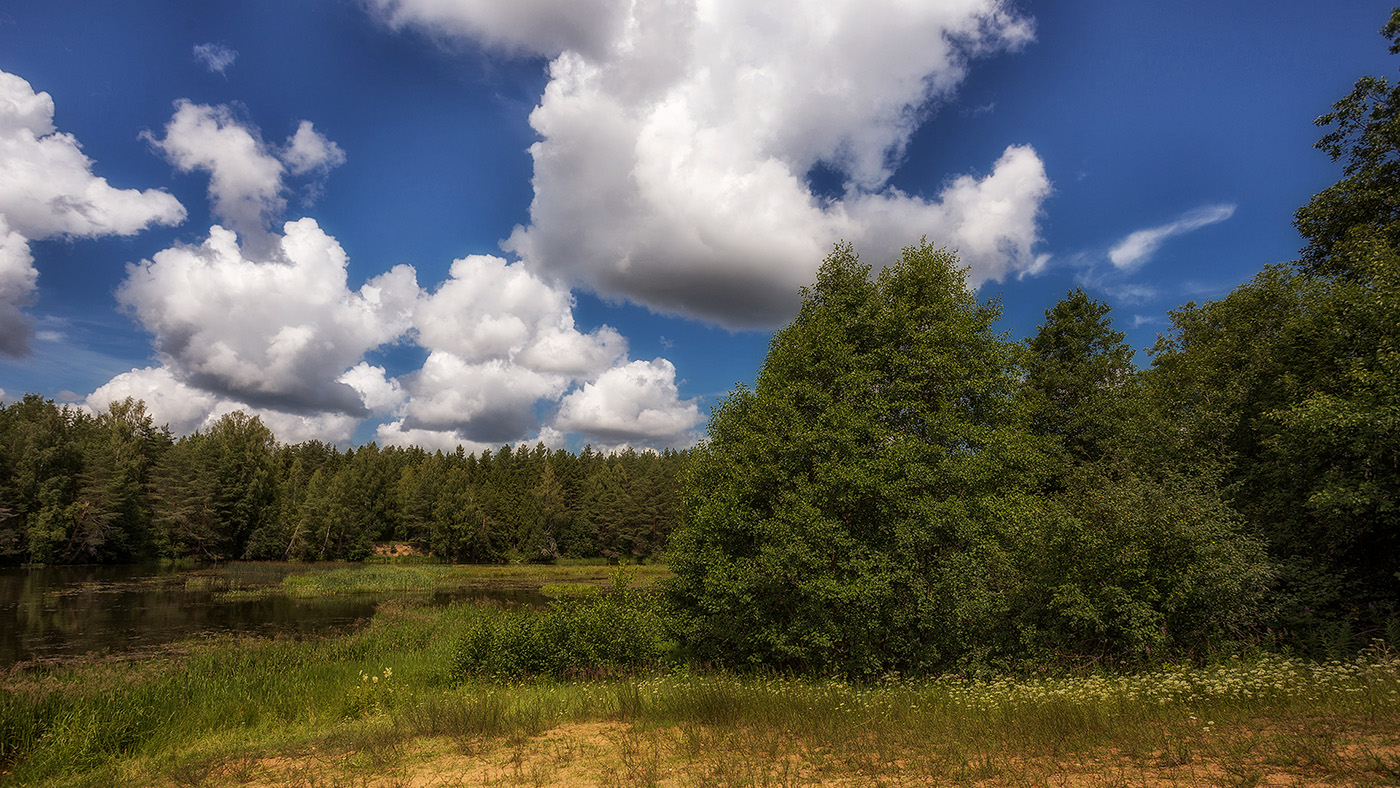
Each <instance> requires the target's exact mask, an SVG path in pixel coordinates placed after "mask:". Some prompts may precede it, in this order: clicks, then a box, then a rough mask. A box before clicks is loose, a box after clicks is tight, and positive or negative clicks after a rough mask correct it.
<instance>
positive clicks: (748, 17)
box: [379, 0, 1049, 326]
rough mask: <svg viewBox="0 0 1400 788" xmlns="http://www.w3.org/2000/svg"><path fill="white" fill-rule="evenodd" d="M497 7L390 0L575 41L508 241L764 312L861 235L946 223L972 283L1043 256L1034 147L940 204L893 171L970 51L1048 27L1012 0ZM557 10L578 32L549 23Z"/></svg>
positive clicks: (1012, 154)
mask: <svg viewBox="0 0 1400 788" xmlns="http://www.w3.org/2000/svg"><path fill="white" fill-rule="evenodd" d="M499 5H500V4H491V3H478V2H470V1H463V2H447V1H446V0H397V1H394V0H381V1H380V2H379V6H380V8H381V9H382V10H384V11H386V13H388V15H389V16H390V18H391V19H392V20H393V22H394V23H395V24H399V25H402V24H407V23H410V22H412V23H415V24H418V25H421V26H425V27H428V28H430V29H434V30H437V31H440V32H443V33H446V34H454V35H466V36H471V37H475V38H478V39H482V40H485V41H487V42H499V41H501V40H502V39H509V40H508V41H507V43H509V42H510V41H514V43H516V45H518V46H527V45H528V48H532V49H533V51H537V52H541V53H545V54H550V55H555V59H554V60H553V62H552V63H551V64H550V82H549V85H548V86H547V88H546V90H545V94H544V96H543V97H542V98H541V101H540V104H539V106H538V107H537V108H536V109H535V111H534V112H533V113H532V114H531V117H530V121H531V124H532V126H533V127H534V128H535V130H536V131H537V132H539V134H540V135H541V138H542V139H541V140H540V141H539V142H537V143H536V144H535V145H534V146H532V148H531V153H532V155H533V157H534V161H535V175H534V187H535V197H534V201H533V202H532V204H531V214H530V217H531V219H530V224H529V226H524V227H519V228H517V229H516V231H515V232H514V233H513V234H512V236H511V238H510V239H509V240H508V241H507V242H506V244H505V246H506V248H507V249H508V250H510V251H513V252H515V253H517V254H519V255H520V256H521V257H522V259H524V260H525V261H526V262H527V263H528V264H529V265H530V266H531V267H532V268H533V269H534V270H536V271H539V272H542V273H544V274H547V275H549V276H553V277H559V278H561V279H564V280H566V281H569V282H571V283H575V284H581V285H583V286H585V287H589V288H591V289H593V290H595V291H597V292H599V293H601V294H603V295H607V296H612V297H621V298H628V299H631V300H633V301H636V302H639V303H642V304H645V305H647V306H649V307H651V308H653V309H656V310H659V311H664V312H671V313H679V314H687V315H694V316H699V317H701V318H704V319H708V320H712V321H716V322H720V323H723V324H726V325H729V326H751V325H771V324H774V323H776V322H780V321H781V320H782V319H784V318H785V317H787V316H788V315H790V314H791V312H792V311H793V310H794V309H795V307H796V304H797V289H798V287H800V286H801V285H803V284H806V283H807V282H808V281H809V280H810V279H811V277H812V275H813V273H814V272H815V270H816V267H817V265H818V264H819V263H820V260H821V258H822V256H823V255H824V253H825V251H826V250H827V249H829V248H830V245H831V243H832V242H833V241H836V240H838V239H842V238H844V239H847V240H852V241H854V242H856V243H857V244H858V248H860V247H861V246H863V245H864V244H866V243H872V244H873V243H874V242H876V241H878V242H879V243H880V247H881V248H880V250H879V251H880V252H881V253H884V252H885V251H887V250H888V249H892V250H898V249H899V248H900V247H902V246H904V245H907V244H910V243H914V242H916V241H917V240H918V239H919V238H920V237H922V236H924V235H928V236H930V238H931V240H933V241H934V242H935V243H938V244H940V245H943V244H946V245H948V246H957V247H959V248H960V249H962V250H963V253H964V255H966V257H967V260H966V262H968V263H969V264H970V265H971V266H972V267H973V278H974V280H981V279H986V278H990V277H999V276H1002V275H1005V274H1006V273H1009V272H1014V271H1019V270H1024V269H1026V268H1029V267H1031V266H1032V265H1034V256H1033V255H1031V254H1030V252H1029V250H1030V247H1031V246H1032V245H1033V244H1034V243H1035V241H1036V240H1037V235H1036V226H1035V217H1036V215H1037V213H1038V211H1039V206H1040V204H1041V202H1042V201H1043V200H1044V198H1045V196H1046V195H1047V194H1048V193H1049V182H1048V180H1047V179H1046V178H1045V174H1044V168H1043V166H1041V164H1040V160H1039V158H1038V157H1037V156H1036V155H1035V153H1034V151H1032V150H1031V149H1030V148H1029V147H1019V146H1013V147H1011V148H1008V149H1007V152H1006V154H1005V155H1004V156H1003V157H1002V160H1001V161H1000V162H998V164H997V166H996V167H995V168H994V171H993V173H992V174H991V175H989V176H987V177H986V178H984V179H981V180H979V179H975V178H971V177H966V176H965V177H963V178H958V179H956V180H955V181H953V182H952V183H951V184H949V186H948V187H947V188H946V189H945V190H944V192H943V194H942V195H941V196H940V198H939V199H938V200H937V201H931V200H926V199H923V198H921V197H918V196H912V195H907V194H903V193H900V192H897V191H894V190H891V189H888V188H887V187H886V184H887V182H888V179H889V178H890V176H891V174H892V172H893V168H894V167H895V165H896V164H897V163H898V161H899V160H900V158H901V157H902V154H903V151H904V148H905V146H906V144H907V143H908V140H909V138H910V135H911V134H912V132H913V131H914V129H915V128H917V126H918V125H919V122H920V121H921V119H922V117H923V113H925V112H926V111H927V110H928V109H929V108H931V107H932V106H934V105H936V104H937V102H939V101H940V100H942V99H945V98H947V97H948V96H949V95H950V94H951V93H952V91H953V89H954V88H955V87H956V86H957V85H958V84H959V83H960V82H961V80H962V78H963V76H964V73H965V71H966V68H967V62H968V60H969V58H971V57H974V56H979V55H984V54H989V53H993V52H997V51H1001V50H1005V49H1012V48H1015V47H1017V46H1019V45H1021V44H1023V43H1025V42H1026V41H1029V40H1030V38H1031V29H1030V25H1029V23H1028V22H1027V21H1026V20H1024V19H1023V18H1021V17H1018V16H1016V15H1015V14H1014V13H1012V12H1010V11H1008V10H1007V9H1006V8H1005V7H1004V6H1003V4H1002V3H1001V2H1000V1H999V0H961V1H960V2H956V3H906V2H898V1H897V0H882V1H881V2H874V3H872V2H870V0H831V1H830V2H825V3H822V4H820V6H818V5H816V4H813V3H799V2H788V3H759V4H755V3H752V2H748V0H709V1H708V2H703V1H702V2H696V3H693V4H692V3H672V2H664V0H638V1H637V2H633V3H628V4H623V6H622V7H623V9H624V12H625V16H624V18H623V20H622V23H621V24H612V23H611V22H599V24H598V25H597V26H587V25H582V26H581V25H578V24H574V23H572V22H570V23H567V24H566V23H565V22H564V21H562V20H558V19H554V18H553V17H552V16H551V14H552V15H553V16H558V15H560V14H561V13H565V12H564V11H563V10H562V9H567V8H569V7H570V4H568V3H556V4H550V5H549V6H548V8H546V4H544V3H529V4H525V5H524V6H522V7H521V8H520V9H519V18H515V17H512V18H509V19H507V18H506V16H505V15H504V12H501V11H499V10H497V6H499ZM617 7H618V6H616V5H608V6H607V9H609V10H611V9H615V8H617ZM512 13H514V12H512ZM600 18H601V19H604V20H606V19H610V18H611V17H609V16H608V14H606V13H605V14H602V15H601V16H600ZM555 22H558V23H559V24H560V25H561V26H562V27H561V29H562V30H563V31H564V32H562V33H559V34H558V35H555V36H553V37H551V36H549V35H544V34H543V33H541V32H540V29H539V28H540V26H541V25H545V24H554V23H555ZM510 31H514V33H515V34H516V35H517V37H516V38H514V39H511V38H510V36H511V35H512V33H511V32H510ZM604 34H606V35H608V36H611V37H610V38H609V39H608V40H607V42H606V45H605V46H604V45H599V44H598V42H597V38H598V36H599V35H604ZM550 42H554V43H552V44H550ZM819 163H824V164H826V165H828V166H830V167H832V168H834V169H836V170H837V171H839V172H841V173H843V174H844V176H845V177H846V179H847V181H848V183H847V193H846V194H845V195H844V196H843V197H841V198H838V199H835V200H824V199H821V198H819V197H817V196H816V195H814V194H813V193H812V191H811V189H810V188H809V186H808V184H807V182H806V176H807V173H808V172H809V171H810V170H811V169H812V168H813V167H814V166H815V165H817V164H819ZM875 259H878V257H877V258H875ZM881 262H883V261H881Z"/></svg>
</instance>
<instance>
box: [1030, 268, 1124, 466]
mask: <svg viewBox="0 0 1400 788" xmlns="http://www.w3.org/2000/svg"><path fill="white" fill-rule="evenodd" d="M1108 313H1109V306H1108V304H1105V303H1103V302H1102V301H1094V300H1091V299H1090V298H1089V297H1088V296H1087V295H1085V294H1084V291H1083V290H1080V289H1078V288H1076V289H1074V290H1073V291H1071V292H1070V293H1069V294H1068V295H1066V296H1065V297H1064V298H1063V299H1061V300H1060V302H1059V303H1058V304H1056V305H1055V306H1054V308H1052V309H1049V310H1046V312H1045V322H1044V323H1043V324H1042V325H1041V326H1040V330H1039V331H1037V332H1036V335H1035V336H1034V337H1032V338H1031V339H1030V341H1029V342H1028V343H1027V347H1028V349H1029V351H1030V358H1029V361H1028V362H1027V369H1026V383H1025V387H1024V389H1023V390H1022V393H1023V396H1024V397H1025V398H1026V399H1027V401H1028V406H1029V408H1030V424H1031V430H1032V431H1033V432H1034V433H1035V434H1036V435H1040V436H1044V437H1046V438H1049V439H1051V440H1053V441H1055V443H1056V444H1057V448H1058V450H1059V453H1060V454H1061V455H1062V457H1063V462H1064V463H1066V464H1068V465H1078V464H1082V463H1091V462H1097V461H1098V460H1100V459H1103V458H1104V457H1105V456H1106V455H1108V454H1109V452H1110V451H1111V450H1112V448H1113V447H1114V446H1115V445H1118V444H1121V443H1122V441H1123V439H1124V433H1125V432H1126V430H1127V421H1128V419H1129V417H1130V412H1131V408H1132V404H1133V403H1132V397H1133V395H1134V393H1135V392H1136V388H1137V387H1136V385H1135V384H1136V372H1137V370H1136V368H1135V367H1134V366H1133V351H1132V348H1130V347H1128V346H1127V345H1126V344H1125V343H1124V342H1123V334H1122V332H1119V331H1114V330H1113V328H1112V321H1111V320H1110V319H1109V315H1108Z"/></svg>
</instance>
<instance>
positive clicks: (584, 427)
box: [553, 358, 701, 446]
mask: <svg viewBox="0 0 1400 788" xmlns="http://www.w3.org/2000/svg"><path fill="white" fill-rule="evenodd" d="M700 421H701V415H700V409H699V408H698V407H697V406H696V404H695V400H693V399H691V400H682V399H680V396H679V392H678V390H677V388H676V368H675V366H674V365H672V364H671V362H670V361H667V360H666V359H664V358H658V359H654V360H652V361H633V362H632V363H630V364H626V365H623V366H618V367H614V368H612V369H610V370H608V371H607V372H604V373H603V374H602V375H600V376H599V377H598V379H597V380H596V381H594V382H592V383H588V384H586V385H584V386H583V387H582V388H580V389H579V390H577V391H575V392H573V393H572V394H570V395H568V396H567V397H565V398H564V399H563V401H562V402H560V404H559V415H558V417H557V418H556V419H555V420H554V425H553V426H554V428H555V429H557V430H559V431H561V432H578V433H582V434H583V435H586V436H588V437H590V438H594V439H598V440H599V441H601V442H603V443H607V444H613V443H626V444H635V445H642V446H685V445H690V444H692V443H694V442H695V435H694V433H693V431H694V430H695V428H696V426H697V425H699V424H700Z"/></svg>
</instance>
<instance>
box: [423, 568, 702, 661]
mask: <svg viewBox="0 0 1400 788" xmlns="http://www.w3.org/2000/svg"><path fill="white" fill-rule="evenodd" d="M670 629H671V628H670V624H669V618H668V615H667V613H666V611H665V609H664V605H663V600H662V599H661V598H660V597H659V596H657V595H655V594H651V593H648V592H644V591H638V590H636V589H634V588H632V587H631V585H630V583H629V580H628V577H627V575H626V574H625V573H624V572H623V571H622V570H618V571H617V572H616V573H615V574H614V575H613V585H612V588H610V589H609V590H608V591H607V592H606V593H598V594H569V595H566V596H562V597H559V598H556V599H553V600H551V601H550V603H549V607H548V609H547V610H546V611H545V612H543V613H527V612H519V611H510V610H503V609H494V610H490V609H488V610H483V611H481V612H480V613H478V614H477V615H476V616H475V617H474V618H473V619H472V621H471V622H470V624H469V625H468V626H467V628H466V631H465V632H464V633H463V634H462V636H461V639H460V641H459V642H458V646H457V649H456V653H455V655H454V658H453V664H452V669H451V672H452V674H453V675H454V676H456V677H458V678H463V677H466V676H489V677H492V678H497V679H516V678H523V677H528V676H555V677H560V678H566V677H573V676H589V677H597V676H603V675H612V674H617V673H631V672H636V671H638V670H643V669H646V668H650V667H653V666H656V665H658V664H660V662H661V661H662V660H663V659H664V658H666V657H667V655H669V654H671V653H672V652H673V651H674V650H675V643H674V642H673V640H672V634H671V631H670Z"/></svg>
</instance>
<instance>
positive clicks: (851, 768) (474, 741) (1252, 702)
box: [0, 595, 1400, 786]
mask: <svg viewBox="0 0 1400 788" xmlns="http://www.w3.org/2000/svg"><path fill="white" fill-rule="evenodd" d="M604 596H605V595H599V597H604ZM588 599H592V597H588ZM502 615H504V613H503V612H502V611H500V610H499V609H492V608H481V607H474V606H467V605H456V606H451V607H446V608H433V607H428V606H425V605H419V604H414V603H410V602H390V603H385V604H383V605H381V607H380V610H379V612H378V614H377V615H376V616H375V618H374V619H373V620H372V621H371V623H370V624H369V626H368V627H367V628H366V629H364V630H362V631H360V632H356V633H351V634H346V635H341V636H338V637H334V638H329V639H322V640H294V639H287V638H282V639H255V638H222V639H218V640H212V641H203V642H200V643H196V644H186V646H185V649H186V651H185V653H179V654H171V655H169V656H166V657H162V658H158V659H150V660H145V661H141V662H122V661H107V662H95V663H92V664H87V665H80V666H76V667H68V668H62V669H52V670H43V671H28V672H19V673H11V674H9V675H7V676H5V677H4V679H3V682H0V772H4V773H5V774H4V775H3V776H0V782H4V783H5V784H16V785H54V786H86V785H92V786H96V785H103V786H107V785H175V784H181V785H222V784H236V783H238V782H239V780H240V779H243V777H248V775H250V774H253V773H254V772H256V773H257V774H260V775H262V776H261V777H258V778H257V780H253V778H252V777H248V780H244V781H245V782H247V781H249V780H252V781H255V782H256V781H261V782H264V783H273V784H276V783H279V782H291V783H297V782H300V783H301V784H306V785H312V784H340V783H344V784H356V785H358V784H366V785H374V784H390V783H377V782H374V781H373V780H372V779H370V778H371V776H373V775H383V774H386V773H388V771H393V770H398V771H396V772H394V773H396V774H397V773H400V772H403V771H404V770H410V771H411V770H412V769H413V768H415V763H416V762H418V761H422V763H423V767H424V768H428V767H429V766H430V765H431V767H432V768H435V769H439V770H440V769H442V768H446V767H444V766H443V763H448V762H449V761H441V762H440V761H439V760H434V759H441V758H444V757H446V756H444V755H443V753H442V751H438V750H433V749H432V748H431V747H430V746H429V745H428V744H424V742H435V741H437V742H446V743H447V746H448V749H447V750H446V751H445V752H448V753H449V754H450V753H454V752H455V753H461V752H473V753H477V754H479V755H480V757H481V758H483V759H485V760H486V761H489V760H490V759H491V758H492V757H496V756H495V755H492V754H493V753H495V754H497V755H499V763H500V764H505V765H504V766H502V767H501V768H502V769H506V771H504V772H502V774H505V775H506V777H501V778H500V784H515V783H513V782H511V780H515V781H516V783H519V784H531V782H532V781H534V782H536V783H540V784H544V783H546V782H550V781H556V782H559V781H562V782H567V781H570V780H576V781H582V782H583V783H588V782H589V780H593V784H612V785H661V784H674V785H690V784H695V785H701V784H704V785H762V784H771V785H800V784H820V783H823V782H830V781H836V782H840V781H846V783H848V784H875V783H884V784H889V785H899V784H910V785H913V784H955V783H978V782H981V783H984V784H1039V783H1044V782H1050V781H1053V779H1052V778H1055V775H1061V776H1063V774H1064V770H1066V769H1069V770H1073V769H1075V768H1079V769H1088V770H1093V773H1094V774H1096V775H1098V776H1101V777H1102V776H1105V775H1107V776H1109V777H1112V776H1113V775H1117V777H1115V778H1114V779H1117V780H1118V781H1119V782H1120V783H1122V784H1144V783H1152V784H1157V783H1160V782H1161V781H1162V779H1163V776H1164V775H1166V776H1168V777H1172V778H1173V779H1179V780H1180V781H1183V782H1189V781H1190V780H1195V781H1197V782H1198V783H1200V784H1212V783H1219V784H1257V783H1259V782H1260V781H1261V780H1263V777H1262V776H1263V775H1265V774H1266V773H1273V772H1277V771H1279V770H1282V772H1283V773H1286V774H1288V775H1292V776H1293V777H1295V778H1297V779H1298V780H1304V781H1332V782H1341V783H1347V784H1377V785H1379V784H1394V782H1395V781H1396V780H1400V749H1397V746H1400V742H1397V740H1396V738H1395V734H1394V732H1395V731H1396V730H1400V659H1397V657H1396V656H1395V655H1393V654H1391V653H1390V652H1389V651H1387V650H1385V649H1384V648H1375V649H1372V650H1369V651H1367V652H1365V653H1364V654H1362V655H1361V656H1360V657H1359V658H1356V659H1353V660H1349V661H1331V662H1322V663H1311V662H1304V661H1301V660H1297V659H1291V658H1287V657H1282V656H1273V655H1263V656H1259V657H1256V658H1252V659H1247V660H1244V659H1242V660H1232V661H1227V662H1224V663H1221V664H1217V665H1213V666H1209V667H1204V668H1200V667H1173V668H1164V669H1161V670H1157V671H1153V672H1149V673H1140V674H1134V675H1116V674H1107V673H1105V674H1089V675H1078V676H1058V677H1020V678H1010V677H1001V678H973V677H958V676H949V677H942V678H935V679H926V680H901V679H889V680H886V681H884V682H880V683H874V684H866V685H858V684H851V683H847V682H843V681H827V680H815V679H804V678H795V677H784V676H759V675H751V676H737V675H732V674H726V673H714V672H707V671H702V670H692V669H690V668H687V667H686V666H684V665H674V664H673V665H671V666H670V667H666V668H664V669H662V671H661V672H649V673H642V674H637V675H626V674H621V675H619V674H617V673H613V674H612V675H611V677H609V678H603V679H594V680H557V679H550V678H544V679H536V680H529V681H520V680H518V676H517V677H516V678H514V679H512V680H502V679H499V678H494V677H492V676H490V675H488V672H485V671H461V670H460V668H461V664H460V657H461V655H460V648H461V643H462V638H463V636H464V634H466V633H468V632H471V631H473V628H474V627H479V626H481V625H482V622H484V621H489V620H495V619H496V618H497V617H499V616H502ZM546 619H547V616H545V615H543V614H541V615H540V616H538V617H537V620H539V621H544V620H546ZM454 665H456V666H457V668H456V669H457V672H455V673H454ZM599 725H601V726H602V727H597V726H599ZM580 726H582V727H580ZM588 726H594V727H588ZM576 730H577V731H584V730H587V731H591V733H588V735H590V736H594V737H595V738H596V737H602V741H601V742H594V743H593V744H591V745H589V746H590V747H592V748H593V749H587V750H585V749H580V748H575V749H574V750H569V751H571V752H574V751H576V752H585V751H586V752H587V753H589V754H588V756H587V757H586V758H585V757H583V756H580V757H579V758H578V759H576V761H575V762H570V763H569V764H565V763H562V762H561V761H558V759H557V751H558V750H559V748H560V747H562V746H564V745H563V744H561V742H569V741H571V739H569V737H570V736H574V735H578V736H582V735H583V734H582V733H578V734H575V733H571V731H576ZM550 731H554V733H550V734H549V736H558V737H563V738H562V739H561V738H549V737H544V736H542V734H545V733H546V732H550ZM1387 736H1389V737H1390V738H1388V739H1387V738H1386V737H1387ZM551 742H552V743H551ZM1387 742H1388V743H1387ZM570 746H572V745H570ZM580 747H582V745H580ZM551 748H553V750H551ZM328 752H329V753H338V754H339V755H337V756H336V758H334V759H330V760H327V759H326V756H325V753H328ZM551 752H554V754H551ZM312 753H316V754H317V755H316V759H314V760H308V757H309V756H310V754H312ZM532 759H533V760H532ZM308 763H314V764H319V765H317V766H315V767H314V768H318V769H325V770H329V771H330V772H332V773H333V774H331V775H330V776H327V775H319V776H318V775H314V774H309V773H308V774H302V775H301V776H300V777H297V778H296V779H295V780H293V779H291V777H289V776H288V775H289V774H290V773H283V772H277V771H276V770H277V769H289V768H292V767H291V766H289V765H287V764H299V765H298V766H297V767H296V768H312V767H310V766H306V764H308ZM450 763H457V762H456V761H450ZM512 763H513V764H514V766H511V764H512ZM278 764H281V765H278ZM1075 764H1078V766H1075ZM584 765H587V766H588V768H589V769H592V770H593V771H589V772H587V773H586V774H585V773H584V772H577V773H575V772H568V771H567V769H582V768H583V767H584ZM459 766H460V764H459ZM507 767H509V768H507ZM452 768H458V766H454V767H452ZM460 768H466V767H465V766H461V767H460ZM511 769H514V771H510V770H511ZM531 769H534V771H533V772H532V771H531ZM1057 769H1058V770H1060V771H1055V770H1057ZM259 770H260V771H259ZM345 770H349V771H348V772H347V771H345ZM356 770H358V771H356ZM551 770H552V771H551ZM560 770H565V771H560ZM1114 770H1118V771H1114ZM1192 770H1195V771H1192ZM1271 770H1272V771H1271ZM512 774H513V775H515V776H514V777H510V775H512ZM559 774H564V775H566V776H564V777H558V779H557V780H556V779H555V778H554V777H549V778H548V779H546V777H548V776H549V775H559ZM240 775H241V776H240ZM532 775H533V776H532ZM568 775H572V776H568ZM579 775H583V776H581V777H580V776H579ZM588 775H593V777H589V776H588ZM600 775H601V776H600ZM665 775H694V781H693V782H686V781H683V780H681V778H680V777H671V778H667V777H665ZM604 777H606V779H604ZM507 778H509V779H507ZM595 778H596V779H595ZM1120 778H1121V779H1120ZM1188 778H1190V779H1189V780H1188ZM375 779H378V778H377V777H376V778H375ZM496 779H497V778H496V777H492V778H490V780H488V779H487V778H486V777H481V778H480V780H478V778H477V777H473V776H470V775H467V776H462V777H461V779H460V784H464V785H467V784H475V783H476V782H488V781H491V780H496ZM668 779H669V780H670V782H668ZM687 779H689V778H687ZM1251 779H1254V783H1251V782H1250V780H1251ZM1062 781H1063V780H1062ZM1109 782H1112V781H1111V780H1110V781H1109ZM432 784H440V785H452V784H458V783H453V782H450V781H442V782H436V783H432Z"/></svg>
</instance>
